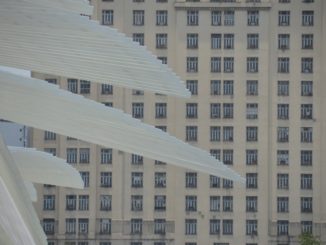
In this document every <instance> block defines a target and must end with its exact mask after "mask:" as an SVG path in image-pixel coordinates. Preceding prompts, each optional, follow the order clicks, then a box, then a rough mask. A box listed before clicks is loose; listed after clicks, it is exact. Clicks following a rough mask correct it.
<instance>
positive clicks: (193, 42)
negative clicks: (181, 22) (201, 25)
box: [187, 33, 198, 49]
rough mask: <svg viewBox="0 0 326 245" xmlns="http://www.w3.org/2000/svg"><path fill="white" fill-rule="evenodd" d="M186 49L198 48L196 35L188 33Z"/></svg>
mask: <svg viewBox="0 0 326 245" xmlns="http://www.w3.org/2000/svg"><path fill="white" fill-rule="evenodd" d="M187 48H189V49H196V48H198V34H197V33H188V34H187Z"/></svg>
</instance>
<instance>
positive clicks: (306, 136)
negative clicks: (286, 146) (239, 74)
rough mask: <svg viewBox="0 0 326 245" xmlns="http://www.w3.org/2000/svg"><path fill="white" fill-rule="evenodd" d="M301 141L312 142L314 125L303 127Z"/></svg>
mask: <svg viewBox="0 0 326 245" xmlns="http://www.w3.org/2000/svg"><path fill="white" fill-rule="evenodd" d="M301 143H312V127H301Z"/></svg>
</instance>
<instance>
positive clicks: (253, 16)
mask: <svg viewBox="0 0 326 245" xmlns="http://www.w3.org/2000/svg"><path fill="white" fill-rule="evenodd" d="M247 16H248V26H258V25H259V11H258V10H248V12H247Z"/></svg>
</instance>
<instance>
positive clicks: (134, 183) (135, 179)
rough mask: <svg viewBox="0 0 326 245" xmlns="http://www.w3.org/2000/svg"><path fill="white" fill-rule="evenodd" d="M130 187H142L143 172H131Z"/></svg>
mask: <svg viewBox="0 0 326 245" xmlns="http://www.w3.org/2000/svg"><path fill="white" fill-rule="evenodd" d="M131 187H133V188H143V173H141V172H132V173H131Z"/></svg>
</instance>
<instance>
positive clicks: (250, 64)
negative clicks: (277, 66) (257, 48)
mask: <svg viewBox="0 0 326 245" xmlns="http://www.w3.org/2000/svg"><path fill="white" fill-rule="evenodd" d="M247 72H250V73H256V72H258V57H247Z"/></svg>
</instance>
